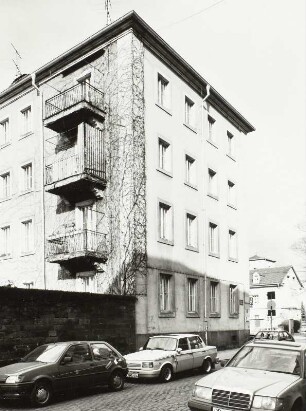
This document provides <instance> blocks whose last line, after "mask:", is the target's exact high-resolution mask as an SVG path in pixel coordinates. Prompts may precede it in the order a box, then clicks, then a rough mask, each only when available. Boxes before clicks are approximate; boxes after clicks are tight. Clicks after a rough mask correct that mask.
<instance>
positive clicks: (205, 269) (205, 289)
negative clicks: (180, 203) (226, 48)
mask: <svg viewBox="0 0 306 411" xmlns="http://www.w3.org/2000/svg"><path fill="white" fill-rule="evenodd" d="M209 96H210V85H209V84H208V83H207V84H206V96H205V97H204V98H203V100H202V107H201V129H202V138H203V147H205V145H204V115H203V114H204V113H203V109H204V108H205V107H204V103H205V101H206V100H207V99H208V97H209ZM203 153H204V157H205V148H204V152H203ZM203 212H204V221H205V224H204V296H205V298H204V324H205V343H206V344H207V343H208V342H207V336H208V333H207V331H208V319H207V258H206V252H205V247H206V241H205V238H206V228H205V227H206V215H205V214H206V211H205V205H204V210H203Z"/></svg>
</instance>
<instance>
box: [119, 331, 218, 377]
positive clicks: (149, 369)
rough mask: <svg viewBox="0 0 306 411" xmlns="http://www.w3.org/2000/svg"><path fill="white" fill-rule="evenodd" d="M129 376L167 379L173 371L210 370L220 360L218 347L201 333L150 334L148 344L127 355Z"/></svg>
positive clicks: (206, 371)
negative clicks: (212, 344) (205, 339)
mask: <svg viewBox="0 0 306 411" xmlns="http://www.w3.org/2000/svg"><path fill="white" fill-rule="evenodd" d="M125 359H126V361H127V366H128V369H129V371H128V374H127V376H128V377H130V378H159V379H160V380H161V381H162V382H168V381H170V380H171V379H172V377H173V374H176V373H178V372H181V371H186V370H191V369H193V368H201V369H202V370H203V372H205V373H209V372H210V371H211V369H212V368H214V366H215V363H216V362H217V361H218V359H217V348H216V347H215V346H209V345H205V343H204V341H203V340H202V338H201V337H200V336H199V335H195V334H168V335H157V336H154V337H150V338H149V339H148V341H147V342H146V343H145V345H144V346H143V347H142V348H141V349H140V350H139V351H138V352H135V353H132V354H128V355H125Z"/></svg>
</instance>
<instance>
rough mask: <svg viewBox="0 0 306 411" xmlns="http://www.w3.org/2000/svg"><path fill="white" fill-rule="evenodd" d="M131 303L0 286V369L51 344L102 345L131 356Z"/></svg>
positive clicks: (122, 298)
mask: <svg viewBox="0 0 306 411" xmlns="http://www.w3.org/2000/svg"><path fill="white" fill-rule="evenodd" d="M135 302H136V298H135V297H132V296H119V295H105V294H104V295H101V294H89V293H74V292H63V291H45V290H26V289H21V288H5V287H3V288H1V287H0V366H1V365H5V364H7V363H10V362H14V361H15V360H16V359H18V358H20V357H22V356H24V355H25V354H26V353H27V352H29V351H30V350H31V349H33V348H35V347H36V346H38V345H41V344H44V343H48V342H55V341H70V340H105V341H108V342H109V343H110V344H112V345H114V347H115V348H117V349H118V350H119V351H120V352H121V353H123V354H124V353H127V352H131V351H133V350H134V349H135Z"/></svg>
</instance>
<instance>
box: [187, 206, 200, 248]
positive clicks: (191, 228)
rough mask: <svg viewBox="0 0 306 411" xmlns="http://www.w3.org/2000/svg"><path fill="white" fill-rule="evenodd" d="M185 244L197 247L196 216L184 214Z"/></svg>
mask: <svg viewBox="0 0 306 411" xmlns="http://www.w3.org/2000/svg"><path fill="white" fill-rule="evenodd" d="M186 245H187V247H191V248H198V223H197V217H196V216H194V215H192V214H189V213H187V214H186Z"/></svg>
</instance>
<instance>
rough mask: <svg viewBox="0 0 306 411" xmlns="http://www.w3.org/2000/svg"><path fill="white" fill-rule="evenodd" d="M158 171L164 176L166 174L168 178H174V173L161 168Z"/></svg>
mask: <svg viewBox="0 0 306 411" xmlns="http://www.w3.org/2000/svg"><path fill="white" fill-rule="evenodd" d="M156 170H157V171H159V172H160V173H162V174H165V175H166V176H168V177H171V178H173V175H172V172H170V171H167V170H164V169H163V168H160V167H158V168H157V169H156Z"/></svg>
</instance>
